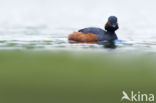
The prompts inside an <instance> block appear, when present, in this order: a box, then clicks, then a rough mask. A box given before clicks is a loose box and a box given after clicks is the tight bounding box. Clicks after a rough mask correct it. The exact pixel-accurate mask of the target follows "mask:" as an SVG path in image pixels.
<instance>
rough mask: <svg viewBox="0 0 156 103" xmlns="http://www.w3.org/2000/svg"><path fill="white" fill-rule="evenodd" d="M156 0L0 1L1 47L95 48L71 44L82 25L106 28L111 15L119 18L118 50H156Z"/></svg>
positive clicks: (45, 48)
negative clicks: (69, 40)
mask: <svg viewBox="0 0 156 103" xmlns="http://www.w3.org/2000/svg"><path fill="white" fill-rule="evenodd" d="M155 3H156V2H155V1H154V0H137V1H136V0H92V1H90V0H85V1H84V0H78V1H73V0H66V1H63V0H13V1H10V0H0V6H1V9H0V14H1V16H0V49H2V50H3V49H37V50H47V49H48V50H54V49H67V50H73V49H74V50H75V49H82V50H85V49H89V50H90V49H91V50H105V49H104V48H103V46H101V45H97V44H70V43H68V40H67V37H68V35H69V34H70V33H72V32H74V31H77V30H78V29H80V28H84V27H89V26H95V27H101V28H103V26H104V24H105V23H106V21H107V18H108V17H109V16H110V15H116V16H117V17H118V18H119V25H120V29H119V30H118V31H117V34H118V37H119V39H120V40H123V41H124V42H120V41H118V42H117V49H115V50H116V51H138V50H139V51H152V52H154V51H155V50H156V46H155V44H156V40H155V39H156V35H155V34H156V29H155V27H156V23H155V18H156V15H155V14H154V12H155V11H154V10H155V9H156V7H155Z"/></svg>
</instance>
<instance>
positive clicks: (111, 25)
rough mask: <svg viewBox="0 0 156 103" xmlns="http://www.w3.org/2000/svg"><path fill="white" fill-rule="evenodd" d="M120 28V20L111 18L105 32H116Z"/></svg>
mask: <svg viewBox="0 0 156 103" xmlns="http://www.w3.org/2000/svg"><path fill="white" fill-rule="evenodd" d="M118 28H119V26H118V19H117V17H115V16H110V17H109V18H108V22H107V23H106V25H105V30H107V31H109V32H114V31H116V30H117V29H118Z"/></svg>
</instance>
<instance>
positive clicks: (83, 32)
mask: <svg viewBox="0 0 156 103" xmlns="http://www.w3.org/2000/svg"><path fill="white" fill-rule="evenodd" d="M118 29H119V25H118V18H117V17H116V16H110V17H109V18H108V21H107V23H106V24H105V26H104V29H101V28H98V27H88V28H83V29H80V30H78V31H77V32H73V33H71V34H70V35H69V36H68V40H69V41H75V42H82V43H85V42H86V43H89V42H99V41H105V40H118V37H117V35H116V33H115V31H116V30H118Z"/></svg>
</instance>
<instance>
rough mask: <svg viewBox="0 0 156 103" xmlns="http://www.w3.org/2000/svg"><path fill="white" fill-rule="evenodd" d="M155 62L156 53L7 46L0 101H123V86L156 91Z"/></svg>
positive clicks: (1, 60) (0, 56) (0, 65)
mask: <svg viewBox="0 0 156 103" xmlns="http://www.w3.org/2000/svg"><path fill="white" fill-rule="evenodd" d="M155 61H156V55H155V54H154V53H144V54H139V55H138V54H135V55H134V54H133V55H132V54H123V53H114V52H113V51H111V52H109V53H104V52H88V51H57V50H55V51H24V50H1V51H0V103H121V97H122V96H123V95H122V91H123V90H124V91H126V92H130V91H132V90H133V91H135V92H138V91H140V92H142V93H153V94H156V88H155V87H156V75H155V72H156V69H155V68H156V63H155ZM123 103H128V102H127V101H125V102H123ZM143 103H144V102H143Z"/></svg>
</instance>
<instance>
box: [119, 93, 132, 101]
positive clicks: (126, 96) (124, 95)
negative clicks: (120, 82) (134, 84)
mask: <svg viewBox="0 0 156 103" xmlns="http://www.w3.org/2000/svg"><path fill="white" fill-rule="evenodd" d="M122 94H123V97H122V98H121V101H123V100H124V99H126V100H129V101H131V99H130V98H129V97H128V94H127V93H126V92H125V91H122Z"/></svg>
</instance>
